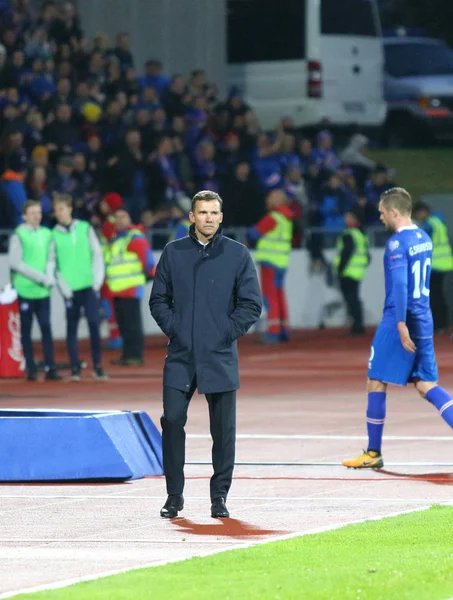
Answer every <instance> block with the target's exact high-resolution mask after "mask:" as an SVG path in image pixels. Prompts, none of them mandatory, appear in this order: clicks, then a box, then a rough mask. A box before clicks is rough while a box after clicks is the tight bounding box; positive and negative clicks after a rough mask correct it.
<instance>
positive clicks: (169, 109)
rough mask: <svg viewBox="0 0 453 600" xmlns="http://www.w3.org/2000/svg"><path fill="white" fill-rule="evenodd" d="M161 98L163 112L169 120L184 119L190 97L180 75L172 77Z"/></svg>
mask: <svg viewBox="0 0 453 600" xmlns="http://www.w3.org/2000/svg"><path fill="white" fill-rule="evenodd" d="M161 98H163V103H164V107H165V111H166V113H167V115H168V118H169V119H170V120H172V119H173V118H174V117H184V114H185V113H186V111H187V108H188V105H189V102H190V98H191V96H190V94H188V92H187V86H186V83H185V81H184V78H183V77H182V75H173V77H172V79H171V83H170V85H169V88H168V90H167V91H166V93H165V94H164V95H161Z"/></svg>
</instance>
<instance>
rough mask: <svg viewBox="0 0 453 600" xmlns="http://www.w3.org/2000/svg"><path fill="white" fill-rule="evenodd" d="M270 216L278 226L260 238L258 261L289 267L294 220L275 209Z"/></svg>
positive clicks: (279, 267) (280, 267)
mask: <svg viewBox="0 0 453 600" xmlns="http://www.w3.org/2000/svg"><path fill="white" fill-rule="evenodd" d="M270 216H271V217H272V218H273V219H274V221H276V223H277V227H275V228H274V229H273V230H272V231H269V232H268V233H265V234H264V235H263V237H261V238H260V239H259V240H258V242H257V244H256V254H255V258H256V262H258V263H268V264H270V265H272V266H274V267H277V268H278V269H287V268H288V265H289V257H290V254H291V241H292V237H293V222H292V221H291V219H288V218H287V217H285V215H282V213H279V212H277V211H275V210H274V211H272V212H271V213H270Z"/></svg>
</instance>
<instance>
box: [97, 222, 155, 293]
mask: <svg viewBox="0 0 453 600" xmlns="http://www.w3.org/2000/svg"><path fill="white" fill-rule="evenodd" d="M136 235H140V236H141V237H144V236H143V233H142V232H141V231H139V230H138V229H131V230H130V231H129V233H128V234H127V235H126V236H124V237H120V238H118V239H117V240H113V242H112V243H111V244H110V252H109V259H108V264H107V269H106V280H107V285H108V286H109V289H110V291H111V292H113V293H115V292H123V291H124V290H128V289H131V288H134V287H138V286H140V285H145V283H146V277H145V274H144V273H143V265H142V263H141V261H140V259H139V257H138V256H137V254H136V253H135V252H128V251H127V247H128V246H129V243H130V241H131V239H132V237H133V236H136Z"/></svg>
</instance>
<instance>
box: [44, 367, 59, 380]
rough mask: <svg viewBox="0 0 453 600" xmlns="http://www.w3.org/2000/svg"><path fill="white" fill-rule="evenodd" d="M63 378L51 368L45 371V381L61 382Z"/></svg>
mask: <svg viewBox="0 0 453 600" xmlns="http://www.w3.org/2000/svg"><path fill="white" fill-rule="evenodd" d="M62 379H63V377H62V376H61V375H59V374H58V372H57V370H56V369H55V367H51V368H50V369H49V370H48V371H46V376H45V380H46V381H62Z"/></svg>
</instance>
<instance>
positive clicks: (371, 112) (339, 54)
mask: <svg viewBox="0 0 453 600" xmlns="http://www.w3.org/2000/svg"><path fill="white" fill-rule="evenodd" d="M227 6H228V19H227V56H228V76H227V79H228V84H229V85H230V86H232V85H234V86H238V87H239V88H240V89H241V91H242V93H243V94H244V99H245V100H246V102H247V103H249V104H250V105H251V106H252V108H253V109H254V110H255V111H256V113H257V115H258V117H259V119H260V122H261V124H262V126H263V128H264V129H274V128H275V126H276V125H277V123H278V121H279V120H280V118H281V117H282V116H283V115H288V116H291V117H292V118H293V120H294V123H295V125H296V126H298V127H302V126H319V125H325V126H328V125H332V126H337V125H338V126H345V125H355V124H356V125H359V126H361V127H374V126H380V125H381V124H382V123H383V122H384V120H385V117H386V103H385V101H384V94H383V64H384V55H383V48H382V41H381V28H380V22H379V15H378V11H377V7H376V2H375V0H227Z"/></svg>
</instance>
